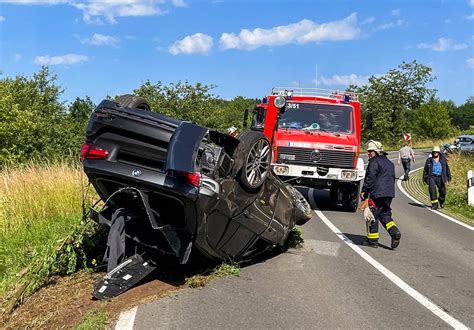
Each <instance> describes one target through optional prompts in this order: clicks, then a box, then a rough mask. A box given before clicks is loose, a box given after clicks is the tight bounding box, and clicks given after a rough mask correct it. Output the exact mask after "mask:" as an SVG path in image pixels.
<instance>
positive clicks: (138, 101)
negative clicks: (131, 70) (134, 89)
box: [117, 94, 151, 111]
mask: <svg viewBox="0 0 474 330" xmlns="http://www.w3.org/2000/svg"><path fill="white" fill-rule="evenodd" d="M117 103H118V104H119V105H120V106H122V107H129V108H136V109H143V110H148V111H151V106H150V104H149V103H148V101H147V100H145V99H144V98H143V97H140V96H136V95H132V94H125V95H121V96H119V97H118V98H117Z"/></svg>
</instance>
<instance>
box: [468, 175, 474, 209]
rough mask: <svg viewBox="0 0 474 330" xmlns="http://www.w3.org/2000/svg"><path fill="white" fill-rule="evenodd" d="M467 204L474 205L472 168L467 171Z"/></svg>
mask: <svg viewBox="0 0 474 330" xmlns="http://www.w3.org/2000/svg"><path fill="white" fill-rule="evenodd" d="M467 204H469V205H474V177H473V172H472V170H469V171H467Z"/></svg>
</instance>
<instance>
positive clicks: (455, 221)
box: [397, 167, 474, 230]
mask: <svg viewBox="0 0 474 330" xmlns="http://www.w3.org/2000/svg"><path fill="white" fill-rule="evenodd" d="M420 170H422V167H420V168H417V169H416V170H412V171H410V173H409V174H412V173H413V172H416V171H420ZM403 177H404V175H401V176H400V177H399V178H398V180H397V187H398V189H399V190H400V191H401V192H402V193H403V194H404V195H405V196H406V197H408V198H409V199H411V200H412V201H414V202H415V203H417V204H419V205H420V206H423V207H424V208H425V209H427V210H428V211H431V212H433V213H436V214H437V215H440V216H442V217H443V218H445V219H448V220H449V221H452V222H454V223H456V224H458V225H460V226H463V227H465V228H467V229H469V230H474V227H472V226H470V225H468V224H466V223H464V222H461V221H459V220H456V219H454V218H453V217H450V216H449V215H447V214H444V213H441V212H439V211H436V210H432V209H431V208H430V207H428V206H426V205H425V204H424V203H422V202H420V201H419V200H417V199H416V198H415V197H413V196H411V195H410V194H409V193H408V192H407V191H406V190H405V188H403V186H402V178H403Z"/></svg>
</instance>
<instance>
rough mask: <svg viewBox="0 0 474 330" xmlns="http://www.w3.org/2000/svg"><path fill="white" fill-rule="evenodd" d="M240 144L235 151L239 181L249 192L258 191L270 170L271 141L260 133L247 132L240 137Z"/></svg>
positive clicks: (236, 172)
mask: <svg viewBox="0 0 474 330" xmlns="http://www.w3.org/2000/svg"><path fill="white" fill-rule="evenodd" d="M238 139H239V140H240V143H239V144H238V145H237V148H236V149H235V151H234V154H233V155H234V157H233V158H234V160H235V162H236V163H235V165H236V166H237V169H236V171H235V174H236V178H237V181H239V183H240V185H241V186H242V188H244V189H245V190H247V191H248V192H254V191H256V190H258V189H259V188H260V187H261V186H262V185H263V183H264V182H265V179H266V178H267V175H268V172H269V170H270V160H271V145H270V141H268V139H267V138H266V137H265V135H263V134H262V133H260V132H255V131H245V132H243V133H242V134H240V135H239V136H238Z"/></svg>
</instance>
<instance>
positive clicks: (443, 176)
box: [423, 146, 451, 210]
mask: <svg viewBox="0 0 474 330" xmlns="http://www.w3.org/2000/svg"><path fill="white" fill-rule="evenodd" d="M423 181H424V182H425V184H427V185H429V191H430V199H431V208H432V209H433V210H436V209H437V208H438V206H439V207H440V208H443V207H444V200H445V198H446V183H447V182H449V181H451V171H450V170H449V165H448V161H447V160H446V157H444V156H443V155H442V154H441V152H440V148H439V147H438V146H435V147H433V150H432V151H431V157H428V159H427V160H426V163H425V168H424V169H423ZM436 188H438V190H439V198H438V197H437V191H436V190H437V189H436Z"/></svg>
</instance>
